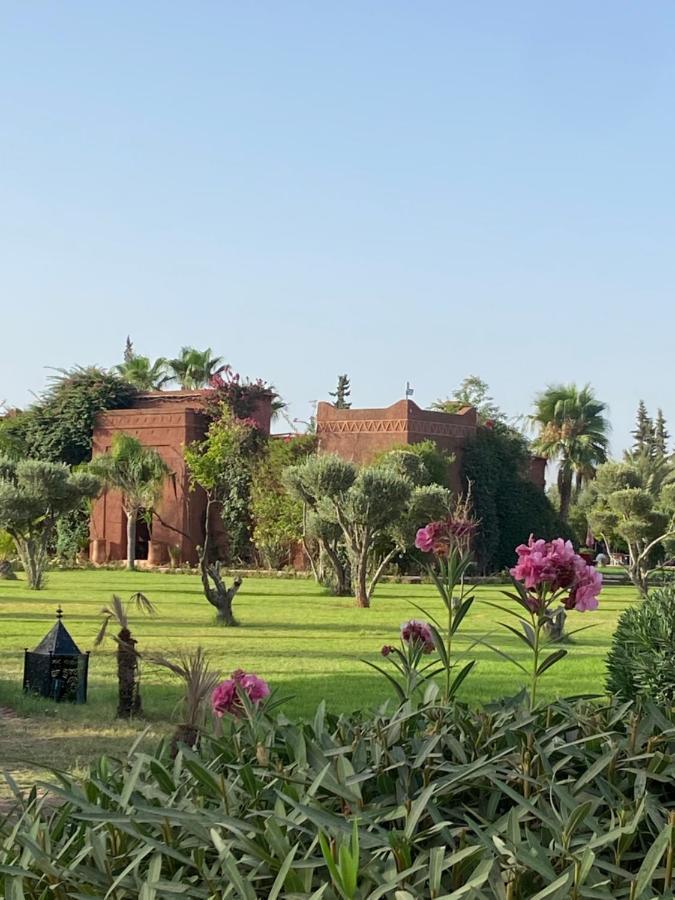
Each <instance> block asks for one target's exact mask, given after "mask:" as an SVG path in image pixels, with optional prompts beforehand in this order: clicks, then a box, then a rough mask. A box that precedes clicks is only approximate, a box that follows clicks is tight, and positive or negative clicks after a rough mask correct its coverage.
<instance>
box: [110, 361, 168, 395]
mask: <svg viewBox="0 0 675 900" xmlns="http://www.w3.org/2000/svg"><path fill="white" fill-rule="evenodd" d="M115 371H116V372H118V373H119V375H120V377H121V378H122V379H123V380H124V381H126V382H127V383H128V384H131V385H133V386H134V387H135V388H136V390H139V391H161V389H162V388H163V387H164V385H166V384H167V383H168V382H169V381H171V375H169V374H168V373H167V363H166V360H165V359H164V358H163V357H161V356H160V357H159V359H156V360H155V361H154V362H151V360H150V359H149V357H147V356H135V355H134V356H132V357H131V359H128V360H127V359H125V361H124V362H123V363H120V365H119V366H115Z"/></svg>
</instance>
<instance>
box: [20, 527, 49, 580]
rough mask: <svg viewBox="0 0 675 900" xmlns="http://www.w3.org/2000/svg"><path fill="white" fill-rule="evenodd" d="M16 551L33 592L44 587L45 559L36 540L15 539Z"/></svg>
mask: <svg viewBox="0 0 675 900" xmlns="http://www.w3.org/2000/svg"><path fill="white" fill-rule="evenodd" d="M15 544H16V549H17V552H18V554H19V559H20V560H21V565H22V566H23V570H24V573H25V575H26V584H27V586H28V587H29V588H30V590H31V591H39V590H41V589H42V587H43V581H44V566H45V557H44V554H43V553H42V552H41V547H40V545H39V543H38V542H36V541H35V539H34V538H31V537H29V538H15Z"/></svg>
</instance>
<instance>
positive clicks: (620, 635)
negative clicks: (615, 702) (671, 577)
mask: <svg viewBox="0 0 675 900" xmlns="http://www.w3.org/2000/svg"><path fill="white" fill-rule="evenodd" d="M607 687H608V690H610V691H611V692H612V693H616V694H620V695H621V696H622V697H624V698H625V699H634V698H635V697H638V696H643V697H649V698H651V699H652V700H654V701H656V702H658V703H662V704H667V705H670V706H673V705H675V585H673V584H669V585H665V586H664V587H660V588H654V589H653V590H651V591H650V592H649V593H648V595H647V596H646V597H645V599H644V600H643V601H642V602H641V603H636V604H635V605H634V606H629V607H628V608H627V609H625V610H624V611H623V612H622V613H621V616H620V617H619V622H618V624H617V628H616V631H615V632H614V638H613V640H612V646H611V649H610V651H609V654H608V656H607Z"/></svg>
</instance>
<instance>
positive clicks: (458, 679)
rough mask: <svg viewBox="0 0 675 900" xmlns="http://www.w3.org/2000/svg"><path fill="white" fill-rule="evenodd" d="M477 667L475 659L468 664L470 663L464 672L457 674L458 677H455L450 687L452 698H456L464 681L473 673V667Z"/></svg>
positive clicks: (463, 669) (464, 668)
mask: <svg viewBox="0 0 675 900" xmlns="http://www.w3.org/2000/svg"><path fill="white" fill-rule="evenodd" d="M475 665H476V660H475V659H472V660H471V661H470V662H468V663H467V664H466V665H465V666H464V667H463V668H462V670H461V671H460V672H458V673H457V675H456V676H455V678H454V679H453V681H452V684H451V685H450V696H451V697H454V696H455V694H456V693H457V691H458V690H459V689H460V687H461V686H462V682H463V681H464V679H465V678H466V677H467V675H468V674H469V673H470V672H471V670H472V669H473V667H474V666H475Z"/></svg>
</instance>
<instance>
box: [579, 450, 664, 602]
mask: <svg viewBox="0 0 675 900" xmlns="http://www.w3.org/2000/svg"><path fill="white" fill-rule="evenodd" d="M582 505H583V507H584V508H585V509H586V511H587V514H588V518H589V522H590V524H591V527H592V528H593V529H594V530H595V531H596V532H597V533H598V534H601V535H602V536H603V538H604V539H605V540H606V541H607V543H608V544H609V545H611V543H612V542H613V541H622V542H623V543H624V544H625V545H626V547H627V550H628V574H629V576H630V579H631V581H632V582H633V584H634V585H635V587H636V588H637V589H638V591H639V592H640V594H642V596H646V594H647V590H648V588H649V571H650V569H651V567H652V556H653V554H654V552H655V551H657V549H658V548H664V547H665V546H666V545H667V543H668V541H669V540H670V539H672V538H673V537H675V466H673V464H672V462H670V461H668V460H666V459H653V458H650V457H648V456H647V455H645V454H641V453H637V454H629V455H627V456H626V459H625V461H624V462H622V463H618V462H610V463H605V464H604V465H602V466H600V468H599V469H598V471H597V476H596V479H595V481H594V482H593V483H592V484H591V485H590V486H589V488H588V489H587V491H586V494H585V495H584V497H583V498H582Z"/></svg>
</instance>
